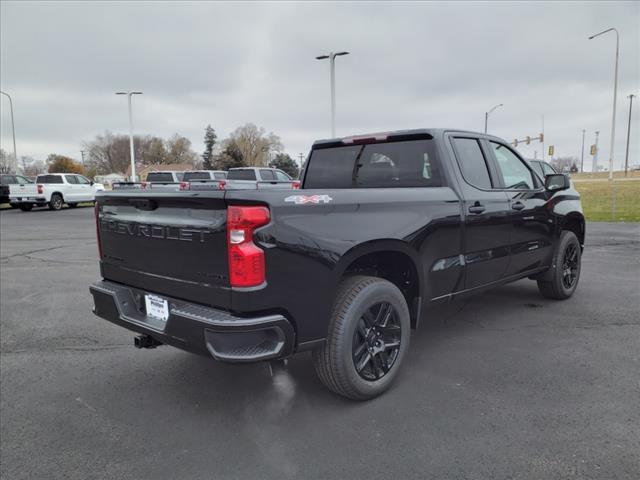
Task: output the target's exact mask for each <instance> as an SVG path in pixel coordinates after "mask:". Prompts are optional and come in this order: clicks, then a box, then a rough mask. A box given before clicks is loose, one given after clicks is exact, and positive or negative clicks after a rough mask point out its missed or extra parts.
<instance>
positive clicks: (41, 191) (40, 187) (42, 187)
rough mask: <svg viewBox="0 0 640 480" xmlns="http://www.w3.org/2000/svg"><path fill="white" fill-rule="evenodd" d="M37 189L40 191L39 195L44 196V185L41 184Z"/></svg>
mask: <svg viewBox="0 0 640 480" xmlns="http://www.w3.org/2000/svg"><path fill="white" fill-rule="evenodd" d="M37 189H38V195H42V194H43V193H44V185H42V184H40V183H39V184H38V186H37Z"/></svg>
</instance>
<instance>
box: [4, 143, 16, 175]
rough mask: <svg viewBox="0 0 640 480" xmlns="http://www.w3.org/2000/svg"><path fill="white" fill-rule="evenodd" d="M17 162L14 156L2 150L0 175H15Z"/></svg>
mask: <svg viewBox="0 0 640 480" xmlns="http://www.w3.org/2000/svg"><path fill="white" fill-rule="evenodd" d="M16 167H17V162H16V159H15V157H14V156H13V154H11V153H7V152H5V151H4V150H2V149H1V148H0V173H14V172H15V171H16Z"/></svg>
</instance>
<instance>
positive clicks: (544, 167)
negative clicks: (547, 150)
mask: <svg viewBox="0 0 640 480" xmlns="http://www.w3.org/2000/svg"><path fill="white" fill-rule="evenodd" d="M542 170H544V175H543V176H542V178H544V177H545V176H547V175H553V174H554V173H556V171H555V170H554V169H553V167H552V166H551V165H549V164H548V163H543V164H542Z"/></svg>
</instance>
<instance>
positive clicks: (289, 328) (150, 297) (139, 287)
mask: <svg viewBox="0 0 640 480" xmlns="http://www.w3.org/2000/svg"><path fill="white" fill-rule="evenodd" d="M301 182H302V184H301V188H300V189H299V190H229V191H221V190H211V191H188V190H187V191H174V192H165V191H159V192H153V191H144V190H137V191H131V190H129V191H125V190H123V191H105V192H100V193H99V194H98V196H97V204H96V223H97V234H98V244H99V249H100V270H101V275H102V280H100V281H98V282H96V283H94V284H93V285H92V286H91V288H90V290H91V293H92V294H93V297H94V304H95V308H94V313H95V314H96V315H98V316H99V317H102V318H104V319H106V320H109V321H111V322H113V323H115V324H117V325H121V326H123V327H125V328H128V329H130V330H133V331H135V332H138V333H139V334H140V335H139V336H138V337H136V345H137V346H138V347H155V346H157V345H160V344H169V345H173V346H175V347H178V348H181V349H184V350H187V351H190V352H194V353H198V354H202V355H207V356H211V357H213V358H215V359H217V360H221V361H226V362H254V361H261V360H274V359H284V358H286V357H287V356H289V355H292V354H293V353H296V352H300V351H305V350H313V360H314V364H315V368H316V371H317V373H318V375H319V377H320V379H321V380H322V382H323V383H324V384H325V385H326V386H327V387H328V388H329V389H331V390H333V391H334V392H337V393H339V394H341V395H344V396H347V397H350V398H354V399H366V398H371V397H373V396H376V395H378V394H380V393H381V392H383V391H384V390H385V389H387V388H388V387H389V385H390V383H391V382H392V381H393V379H394V377H395V376H396V375H397V373H398V370H399V368H400V365H401V363H402V360H403V358H404V357H405V355H406V353H407V349H408V347H409V338H410V333H411V329H414V328H417V327H418V325H419V322H420V319H421V318H429V315H428V312H427V311H426V309H427V308H428V307H429V306H431V305H434V304H437V303H439V302H449V301H451V300H454V299H458V298H461V297H464V296H466V295H469V294H475V293H480V292H482V291H485V290H487V289H489V288H493V287H496V286H498V285H502V284H505V283H507V282H513V281H515V280H519V279H522V278H530V279H532V280H536V281H537V283H538V288H539V290H540V292H541V294H542V295H544V296H545V297H548V298H555V299H566V298H568V297H570V296H571V295H572V294H573V292H574V291H575V289H576V286H577V284H578V279H579V276H580V258H581V254H582V249H583V244H584V236H585V221H584V217H583V214H582V209H581V205H580V197H579V195H578V193H577V192H576V191H575V190H574V189H573V188H572V186H571V183H570V180H569V178H568V177H567V176H565V175H562V174H556V175H548V176H546V178H545V181H544V184H543V183H542V181H541V178H540V177H539V176H538V175H536V174H534V172H533V171H532V170H531V167H530V166H529V165H528V163H527V162H526V161H524V160H523V159H522V157H521V156H520V155H519V154H518V153H517V152H516V151H515V150H513V149H512V148H511V147H510V146H509V145H508V144H507V143H506V142H504V141H503V140H501V139H499V138H496V137H493V136H490V135H483V134H479V133H473V132H466V131H457V130H444V129H420V130H406V131H396V132H389V133H378V134H372V135H363V136H356V137H348V138H340V139H331V140H321V141H317V142H315V143H314V144H313V147H312V149H311V153H310V154H309V157H308V159H307V162H306V166H305V168H304V171H303V173H302V176H301Z"/></svg>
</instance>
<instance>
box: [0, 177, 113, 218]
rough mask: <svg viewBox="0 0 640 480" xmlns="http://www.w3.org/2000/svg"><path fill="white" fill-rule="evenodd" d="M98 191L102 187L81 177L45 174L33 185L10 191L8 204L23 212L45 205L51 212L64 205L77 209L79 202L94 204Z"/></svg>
mask: <svg viewBox="0 0 640 480" xmlns="http://www.w3.org/2000/svg"><path fill="white" fill-rule="evenodd" d="M100 190H104V185H102V184H101V183H94V182H92V181H91V180H89V179H88V178H87V177H84V176H82V175H77V174H75V173H47V174H43V175H38V176H37V177H36V181H35V183H27V184H25V185H20V186H19V187H18V188H14V189H12V190H11V193H10V194H9V202H10V203H11V205H12V206H14V207H18V208H20V209H21V210H22V211H25V212H28V211H29V210H31V209H32V208H33V207H34V206H45V205H48V206H49V209H51V210H60V209H61V208H62V206H63V205H64V204H65V203H66V204H67V205H69V206H70V207H77V206H78V203H81V202H94V201H95V199H96V192H98V191H100Z"/></svg>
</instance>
